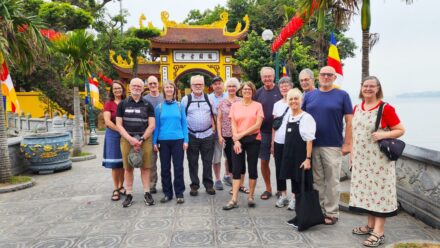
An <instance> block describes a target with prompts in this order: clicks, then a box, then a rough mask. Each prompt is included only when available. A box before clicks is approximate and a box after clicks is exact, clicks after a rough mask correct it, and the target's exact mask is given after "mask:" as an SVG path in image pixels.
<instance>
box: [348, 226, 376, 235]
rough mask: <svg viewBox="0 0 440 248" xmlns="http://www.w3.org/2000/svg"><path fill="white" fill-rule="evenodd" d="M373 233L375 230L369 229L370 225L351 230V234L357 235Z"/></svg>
mask: <svg viewBox="0 0 440 248" xmlns="http://www.w3.org/2000/svg"><path fill="white" fill-rule="evenodd" d="M372 232H373V228H371V227H369V226H368V225H366V226H360V227H356V228H354V229H353V230H351V233H353V234H356V235H366V234H370V233H372Z"/></svg>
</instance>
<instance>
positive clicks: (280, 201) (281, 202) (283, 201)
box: [275, 196, 289, 208]
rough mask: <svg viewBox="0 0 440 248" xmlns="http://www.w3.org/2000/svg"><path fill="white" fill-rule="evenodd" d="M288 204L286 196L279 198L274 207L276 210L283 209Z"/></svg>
mask: <svg viewBox="0 0 440 248" xmlns="http://www.w3.org/2000/svg"><path fill="white" fill-rule="evenodd" d="M287 204H289V199H287V196H280V198H278V200H277V201H276V203H275V207H277V208H283V207H285V206H287Z"/></svg>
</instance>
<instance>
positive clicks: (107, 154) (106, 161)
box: [102, 128, 123, 169]
mask: <svg viewBox="0 0 440 248" xmlns="http://www.w3.org/2000/svg"><path fill="white" fill-rule="evenodd" d="M120 142H121V135H120V134H119V132H116V131H114V130H112V129H111V128H107V129H106V130H105V138H104V156H103V159H102V166H104V167H105V168H109V169H114V168H123V166H122V154H121V144H120Z"/></svg>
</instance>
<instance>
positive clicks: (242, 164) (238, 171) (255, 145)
mask: <svg viewBox="0 0 440 248" xmlns="http://www.w3.org/2000/svg"><path fill="white" fill-rule="evenodd" d="M255 137H256V135H249V136H245V137H243V138H242V139H241V140H240V143H241V150H242V151H241V153H240V154H236V153H235V152H234V151H232V178H233V179H235V180H238V179H240V177H241V175H242V174H245V173H246V161H247V164H248V171H249V179H257V178H258V170H257V165H258V153H259V152H260V144H261V141H259V140H257V139H256V138H255Z"/></svg>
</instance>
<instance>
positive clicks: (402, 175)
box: [341, 144, 440, 228]
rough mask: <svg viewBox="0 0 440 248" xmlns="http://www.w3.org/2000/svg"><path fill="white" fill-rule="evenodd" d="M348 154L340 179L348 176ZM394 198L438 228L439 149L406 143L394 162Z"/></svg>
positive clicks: (418, 216)
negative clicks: (395, 188)
mask: <svg viewBox="0 0 440 248" xmlns="http://www.w3.org/2000/svg"><path fill="white" fill-rule="evenodd" d="M350 177H351V173H350V171H349V167H348V156H345V157H344V160H343V163H342V170H341V181H342V180H345V179H350ZM396 181H397V182H396V183H397V200H398V202H399V203H400V206H401V207H402V209H403V210H405V211H406V212H408V213H410V214H412V215H413V216H415V217H416V218H418V219H420V220H422V221H423V222H425V223H426V224H428V225H430V226H432V227H435V228H440V151H434V150H430V149H426V148H421V147H418V146H413V145H408V144H407V145H406V147H405V150H404V152H403V155H402V156H401V157H400V158H399V160H397V162H396Z"/></svg>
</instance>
